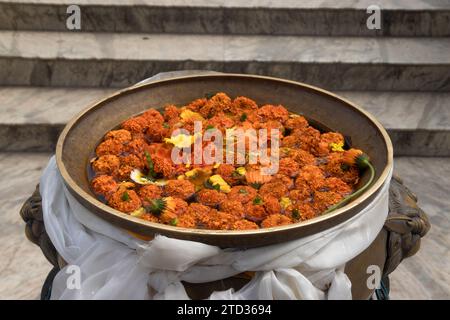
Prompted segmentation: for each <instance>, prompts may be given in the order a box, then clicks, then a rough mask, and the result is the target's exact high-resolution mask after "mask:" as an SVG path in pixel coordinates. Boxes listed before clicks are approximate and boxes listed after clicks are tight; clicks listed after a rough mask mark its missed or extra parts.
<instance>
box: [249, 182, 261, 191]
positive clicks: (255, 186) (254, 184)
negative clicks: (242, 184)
mask: <svg viewBox="0 0 450 320" xmlns="http://www.w3.org/2000/svg"><path fill="white" fill-rule="evenodd" d="M250 186H251V187H253V188H255V189H256V190H258V189H259V188H261V186H262V184H261V183H259V182H253V183H250Z"/></svg>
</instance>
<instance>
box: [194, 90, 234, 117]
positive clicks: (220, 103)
mask: <svg viewBox="0 0 450 320" xmlns="http://www.w3.org/2000/svg"><path fill="white" fill-rule="evenodd" d="M230 106H231V99H230V97H229V96H227V95H226V94H225V93H223V92H219V93H217V94H216V95H214V96H213V97H212V98H211V99H209V100H208V101H207V102H206V103H205V104H204V106H202V107H201V108H200V110H199V112H200V114H201V115H202V116H203V117H204V118H211V117H213V116H214V115H215V114H217V113H220V112H226V111H229V109H230Z"/></svg>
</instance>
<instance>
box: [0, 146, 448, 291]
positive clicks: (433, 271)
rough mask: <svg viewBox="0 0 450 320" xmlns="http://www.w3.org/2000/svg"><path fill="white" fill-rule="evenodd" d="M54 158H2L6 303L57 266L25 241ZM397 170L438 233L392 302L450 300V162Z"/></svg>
mask: <svg viewBox="0 0 450 320" xmlns="http://www.w3.org/2000/svg"><path fill="white" fill-rule="evenodd" d="M49 157H50V155H49V154H45V153H42V154H41V153H38V154H33V153H0V170H1V175H2V177H3V180H2V181H4V182H5V183H2V184H1V186H0V206H1V215H0V225H1V226H2V232H1V233H0V240H1V241H0V251H1V252H2V259H1V260H0V278H1V279H2V281H0V299H36V298H38V297H39V293H40V290H41V286H42V284H43V281H44V279H45V277H46V275H47V273H48V272H49V271H50V269H51V266H50V264H49V263H48V262H47V261H46V260H45V258H44V256H43V255H42V253H41V251H40V250H39V248H38V247H36V246H35V245H33V244H31V243H30V242H29V241H28V240H27V239H26V238H25V235H24V223H23V222H22V220H21V218H20V217H19V210H20V207H21V205H22V203H23V201H25V199H26V198H27V197H29V196H30V195H31V193H32V192H33V190H34V187H35V185H36V183H38V180H39V176H40V175H41V172H42V170H43V168H44V167H45V165H46V164H47V161H48V159H49ZM395 170H396V172H397V173H398V174H399V175H400V176H401V177H402V178H403V179H404V180H405V183H406V185H407V186H408V187H410V189H411V190H412V191H414V192H415V193H416V194H417V195H418V196H419V204H420V205H421V207H422V208H423V209H424V210H425V211H426V212H427V213H428V215H429V217H430V220H431V223H432V228H431V231H430V233H429V234H428V235H427V236H426V237H425V238H424V240H423V242H422V248H421V250H420V251H419V252H418V253H417V254H416V255H415V256H413V257H412V258H408V259H406V260H405V261H404V262H403V263H402V264H401V265H400V266H399V268H398V269H397V270H396V271H394V272H393V273H392V275H391V298H392V299H431V298H433V299H450V285H449V284H450V272H449V268H448V265H449V264H450V252H449V248H448V243H450V238H449V237H450V236H449V233H448V232H447V231H448V229H449V227H450V217H449V214H448V213H449V212H448V210H450V200H449V198H448V194H449V193H450V188H449V183H448V179H449V178H450V176H449V172H450V159H449V158H396V159H395Z"/></svg>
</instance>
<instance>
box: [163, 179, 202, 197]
mask: <svg viewBox="0 0 450 320" xmlns="http://www.w3.org/2000/svg"><path fill="white" fill-rule="evenodd" d="M194 193H195V186H194V185H193V184H192V183H191V182H190V181H189V180H169V181H167V184H166V185H165V186H164V194H165V195H166V196H170V197H174V198H180V199H183V200H186V199H188V198H190V197H191V196H192V195H193V194H194Z"/></svg>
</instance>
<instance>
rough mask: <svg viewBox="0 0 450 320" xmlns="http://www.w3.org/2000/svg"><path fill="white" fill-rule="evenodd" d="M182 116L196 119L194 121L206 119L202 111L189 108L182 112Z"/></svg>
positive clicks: (182, 117) (186, 118)
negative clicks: (198, 111)
mask: <svg viewBox="0 0 450 320" xmlns="http://www.w3.org/2000/svg"><path fill="white" fill-rule="evenodd" d="M180 118H181V119H183V120H194V121H195V120H196V121H203V120H205V118H203V117H202V116H201V114H200V113H197V112H194V111H192V110H189V109H186V110H183V111H182V112H181V114H180Z"/></svg>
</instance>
